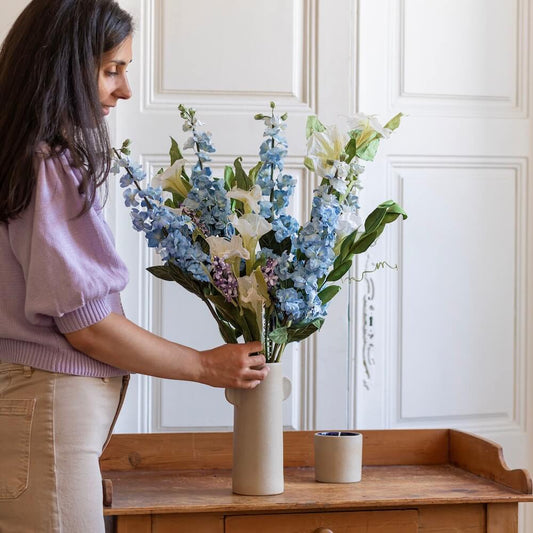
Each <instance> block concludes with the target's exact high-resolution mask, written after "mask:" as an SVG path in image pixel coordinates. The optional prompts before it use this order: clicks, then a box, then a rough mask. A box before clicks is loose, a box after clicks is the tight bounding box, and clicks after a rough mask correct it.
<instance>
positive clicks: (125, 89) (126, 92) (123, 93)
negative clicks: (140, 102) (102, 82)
mask: <svg viewBox="0 0 533 533" xmlns="http://www.w3.org/2000/svg"><path fill="white" fill-rule="evenodd" d="M115 95H116V96H117V97H118V98H122V99H123V100H127V99H128V98H131V86H130V82H129V80H128V78H127V76H124V77H123V78H122V83H121V84H120V86H119V87H118V88H117V90H116V91H115Z"/></svg>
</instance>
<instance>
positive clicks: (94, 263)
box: [9, 152, 128, 333]
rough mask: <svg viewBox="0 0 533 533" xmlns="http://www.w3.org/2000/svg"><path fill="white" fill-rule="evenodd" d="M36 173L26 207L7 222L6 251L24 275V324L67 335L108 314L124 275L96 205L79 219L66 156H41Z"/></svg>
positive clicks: (75, 175) (75, 179) (78, 198)
mask: <svg viewBox="0 0 533 533" xmlns="http://www.w3.org/2000/svg"><path fill="white" fill-rule="evenodd" d="M36 168H37V181H36V186H35V191H34V195H33V198H32V201H31V204H30V205H29V207H28V208H27V209H26V210H25V211H24V213H23V215H22V216H21V217H19V218H17V219H15V220H13V221H10V224H9V239H10V245H11V249H12V251H13V254H14V255H15V257H16V258H17V261H18V262H19V264H20V266H21V269H22V272H23V275H24V280H25V288H26V292H25V302H24V313H25V316H26V319H27V320H28V321H29V322H30V323H32V324H34V325H46V324H47V323H48V322H49V321H50V320H53V321H54V322H55V324H56V326H57V328H58V329H59V331H60V332H61V333H69V332H72V331H76V330H78V329H82V328H84V327H87V326H90V325H92V324H94V323H96V322H99V321H100V320H102V319H103V318H105V317H106V316H107V315H108V314H109V313H110V312H111V311H112V310H113V306H114V305H116V300H117V298H118V293H119V292H120V291H121V290H122V289H123V288H124V287H125V286H126V284H127V281H128V273H127V268H126V266H125V264H124V263H123V261H122V260H121V259H120V258H119V256H118V255H117V252H116V250H115V245H114V241H113V236H112V234H111V231H110V229H109V227H108V226H107V224H106V222H105V220H104V218H103V214H102V210H101V208H100V206H99V204H98V203H97V202H96V203H95V205H93V207H91V208H90V209H89V210H88V211H87V212H85V213H83V214H82V215H81V216H80V215H79V213H80V212H81V210H82V207H83V202H84V198H83V195H81V194H80V193H79V190H78V188H79V185H80V182H81V174H80V173H79V171H78V170H77V169H75V168H73V167H72V166H71V164H70V160H69V155H68V152H67V153H62V154H53V155H51V156H50V155H48V156H47V155H43V154H40V155H39V156H38V157H37V159H36ZM113 302H115V304H114V303H113Z"/></svg>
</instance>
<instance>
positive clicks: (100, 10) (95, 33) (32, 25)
mask: <svg viewBox="0 0 533 533" xmlns="http://www.w3.org/2000/svg"><path fill="white" fill-rule="evenodd" d="M132 32H133V22H132V18H131V16H130V15H129V14H128V13H126V12H125V11H124V10H122V9H121V8H120V7H119V6H118V4H117V3H116V2H114V1H113V0H33V1H32V2H30V3H29V4H28V6H27V7H26V8H25V9H24V11H23V12H22V13H21V15H20V16H19V17H18V19H17V20H16V22H15V24H14V25H13V27H12V28H11V30H10V32H9V34H8V35H7V37H6V39H5V41H4V43H3V45H2V49H1V51H0V102H1V106H2V112H1V113H0V222H7V221H8V220H9V219H10V218H14V217H16V216H17V215H19V214H20V213H21V212H22V211H23V210H24V209H25V208H26V207H27V206H28V204H29V202H30V200H31V197H32V193H33V190H34V187H35V171H34V165H35V162H34V161H35V151H36V149H37V146H38V145H39V143H40V142H45V143H46V144H48V146H50V148H52V149H53V150H54V151H64V150H66V149H68V150H69V151H70V154H71V156H72V159H73V164H74V166H76V167H78V168H79V169H80V170H81V173H82V183H81V186H80V192H81V193H84V194H85V208H84V210H86V209H88V208H89V206H90V205H92V202H93V201H94V197H95V194H96V189H97V188H98V187H99V186H100V185H102V183H104V182H105V179H106V177H107V174H108V172H109V166H110V155H109V151H110V143H109V134H108V130H107V125H106V123H105V120H104V119H103V118H102V107H101V104H100V102H99V98H98V69H99V67H100V62H101V60H102V57H103V55H104V54H105V53H106V52H109V51H111V50H113V48H115V47H116V46H118V45H119V44H120V43H121V42H122V41H124V39H126V38H127V37H128V36H129V35H130V34H131V33H132Z"/></svg>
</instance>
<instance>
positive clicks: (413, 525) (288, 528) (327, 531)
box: [225, 509, 418, 533]
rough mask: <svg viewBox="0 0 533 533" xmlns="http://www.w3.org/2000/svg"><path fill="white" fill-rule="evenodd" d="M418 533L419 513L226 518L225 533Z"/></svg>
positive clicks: (412, 511)
mask: <svg viewBox="0 0 533 533" xmlns="http://www.w3.org/2000/svg"><path fill="white" fill-rule="evenodd" d="M254 531H255V532H261V533H372V532H373V531H375V532H376V533H378V532H379V533H417V531H418V512H417V511H416V510H410V509H409V510H405V511H358V512H332V513H301V514H297V513H293V514H271V515H253V516H252V515H249V516H229V517H226V528H225V533H251V532H254Z"/></svg>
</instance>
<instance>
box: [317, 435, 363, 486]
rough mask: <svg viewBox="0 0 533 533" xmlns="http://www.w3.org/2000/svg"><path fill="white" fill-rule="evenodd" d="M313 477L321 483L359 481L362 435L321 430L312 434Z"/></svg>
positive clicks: (361, 460) (361, 459)
mask: <svg viewBox="0 0 533 533" xmlns="http://www.w3.org/2000/svg"><path fill="white" fill-rule="evenodd" d="M314 447H315V479H316V480H317V481H321V482H323V483H355V482H357V481H361V469H362V462H363V436H362V435H361V433H355V432H352V431H321V432H318V433H315V435H314Z"/></svg>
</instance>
